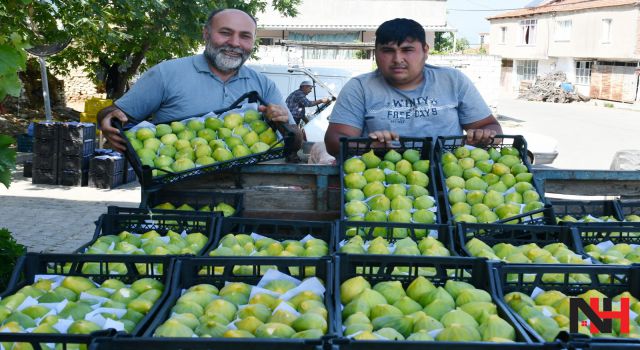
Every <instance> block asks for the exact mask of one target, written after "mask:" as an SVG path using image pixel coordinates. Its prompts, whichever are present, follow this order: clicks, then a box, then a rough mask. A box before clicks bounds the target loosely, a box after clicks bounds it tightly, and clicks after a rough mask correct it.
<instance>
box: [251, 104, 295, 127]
mask: <svg viewBox="0 0 640 350" xmlns="http://www.w3.org/2000/svg"><path fill="white" fill-rule="evenodd" d="M258 110H259V111H260V112H262V114H263V115H264V116H265V117H266V118H267V119H269V120H271V121H272V122H276V123H284V124H287V123H288V122H289V113H287V109H286V108H284V107H283V106H279V105H273V104H272V105H268V106H258Z"/></svg>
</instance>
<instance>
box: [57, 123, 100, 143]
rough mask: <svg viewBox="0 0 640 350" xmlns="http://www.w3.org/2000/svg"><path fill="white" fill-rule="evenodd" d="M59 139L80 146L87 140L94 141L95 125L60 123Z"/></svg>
mask: <svg viewBox="0 0 640 350" xmlns="http://www.w3.org/2000/svg"><path fill="white" fill-rule="evenodd" d="M59 130H60V138H61V139H62V140H69V141H72V143H77V144H82V143H85V141H87V140H95V138H96V125H95V124H93V123H78V122H66V123H61V124H60V127H59Z"/></svg>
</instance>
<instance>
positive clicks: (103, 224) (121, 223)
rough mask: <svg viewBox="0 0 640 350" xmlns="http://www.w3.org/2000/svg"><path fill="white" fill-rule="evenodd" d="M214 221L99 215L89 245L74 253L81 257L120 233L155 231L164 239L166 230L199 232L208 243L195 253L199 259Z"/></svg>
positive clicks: (196, 216)
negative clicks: (110, 236)
mask: <svg viewBox="0 0 640 350" xmlns="http://www.w3.org/2000/svg"><path fill="white" fill-rule="evenodd" d="M215 228H216V217H215V216H214V215H212V214H211V213H197V212H193V213H184V214H153V215H152V214H149V213H146V214H111V213H107V214H102V215H100V218H99V219H98V221H97V222H96V230H95V232H94V234H93V238H92V239H91V241H89V242H87V243H85V244H83V245H82V246H81V247H80V248H78V249H76V250H75V251H74V253H76V254H83V253H84V252H85V251H86V250H87V249H88V248H89V247H90V246H91V245H93V244H94V243H95V242H96V240H97V239H98V238H99V237H101V236H107V235H117V234H119V233H120V232H122V231H127V232H130V233H137V234H143V233H145V232H148V231H151V230H155V231H156V232H158V233H159V234H160V235H161V236H166V235H167V233H168V232H169V230H171V231H173V232H176V233H182V232H183V231H185V232H186V233H187V234H189V233H194V232H200V233H202V234H203V235H205V236H206V237H207V239H208V241H207V243H206V244H205V246H204V247H203V248H202V250H200V252H198V255H202V253H204V251H205V250H206V249H207V247H208V246H209V245H210V244H211V242H212V241H213V238H214V234H215Z"/></svg>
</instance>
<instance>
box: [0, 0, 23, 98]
mask: <svg viewBox="0 0 640 350" xmlns="http://www.w3.org/2000/svg"><path fill="white" fill-rule="evenodd" d="M29 3H30V0H22V1H7V2H5V1H2V2H0V23H2V25H0V102H2V100H4V98H5V97H6V96H7V95H11V96H18V95H19V94H20V89H21V87H22V84H21V83H20V79H19V78H18V72H19V71H21V70H24V69H25V68H26V61H27V53H26V52H25V50H24V49H25V47H27V43H26V42H25V36H26V33H27V32H28V28H27V27H26V25H25V23H24V21H22V20H21V17H23V18H24V16H25V15H26V11H27V8H28V5H29Z"/></svg>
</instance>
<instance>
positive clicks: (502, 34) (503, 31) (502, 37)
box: [500, 27, 507, 44]
mask: <svg viewBox="0 0 640 350" xmlns="http://www.w3.org/2000/svg"><path fill="white" fill-rule="evenodd" d="M506 42H507V27H500V44H504V43H506Z"/></svg>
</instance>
